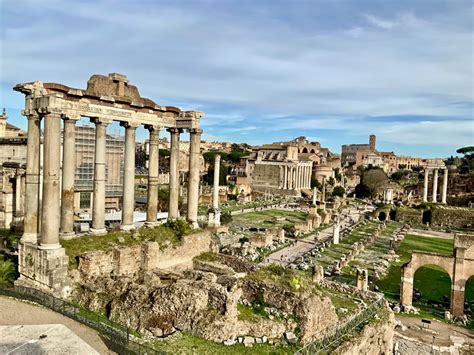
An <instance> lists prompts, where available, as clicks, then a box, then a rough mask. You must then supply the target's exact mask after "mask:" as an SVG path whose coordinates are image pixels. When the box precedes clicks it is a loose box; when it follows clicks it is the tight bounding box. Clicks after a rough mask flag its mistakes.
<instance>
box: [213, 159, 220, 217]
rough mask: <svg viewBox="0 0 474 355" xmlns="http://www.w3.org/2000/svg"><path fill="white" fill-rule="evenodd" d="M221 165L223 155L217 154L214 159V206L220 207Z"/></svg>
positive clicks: (215, 207)
mask: <svg viewBox="0 0 474 355" xmlns="http://www.w3.org/2000/svg"><path fill="white" fill-rule="evenodd" d="M220 166H221V156H220V155H219V154H216V157H215V160H214V186H213V188H212V207H213V208H214V209H217V208H219V174H220Z"/></svg>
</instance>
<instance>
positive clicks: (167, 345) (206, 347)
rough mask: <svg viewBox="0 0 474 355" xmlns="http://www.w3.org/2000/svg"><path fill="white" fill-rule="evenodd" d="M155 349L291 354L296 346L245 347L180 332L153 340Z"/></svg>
mask: <svg viewBox="0 0 474 355" xmlns="http://www.w3.org/2000/svg"><path fill="white" fill-rule="evenodd" d="M153 345H154V347H155V348H156V349H160V350H163V351H165V352H167V353H168V354H196V355H197V354H199V355H201V354H203V355H234V354H245V355H248V354H262V355H263V354H275V355H277V354H293V353H294V352H295V351H296V350H298V347H296V346H285V347H282V346H274V345H270V344H254V345H253V347H251V348H246V347H245V346H244V345H242V344H235V345H232V346H226V345H224V344H222V343H215V342H213V341H209V340H205V339H202V338H199V337H196V336H193V335H189V334H185V333H181V334H177V335H176V336H173V337H171V339H169V340H164V341H155V342H154V343H153Z"/></svg>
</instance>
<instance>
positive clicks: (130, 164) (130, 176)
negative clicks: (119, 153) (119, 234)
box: [120, 122, 138, 230]
mask: <svg viewBox="0 0 474 355" xmlns="http://www.w3.org/2000/svg"><path fill="white" fill-rule="evenodd" d="M120 125H121V126H123V127H125V156H124V164H123V191H122V224H121V225H120V229H122V230H132V229H135V224H134V223H133V211H134V210H135V133H136V129H137V127H138V124H130V123H129V122H120Z"/></svg>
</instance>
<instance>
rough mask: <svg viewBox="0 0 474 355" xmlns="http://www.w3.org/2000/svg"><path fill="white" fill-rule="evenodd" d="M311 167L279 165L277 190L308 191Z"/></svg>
mask: <svg viewBox="0 0 474 355" xmlns="http://www.w3.org/2000/svg"><path fill="white" fill-rule="evenodd" d="M311 174H312V167H311V166H310V165H297V166H291V165H280V183H279V188H280V189H284V190H294V189H310V188H311Z"/></svg>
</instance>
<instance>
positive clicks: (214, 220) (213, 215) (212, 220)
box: [207, 208, 221, 228]
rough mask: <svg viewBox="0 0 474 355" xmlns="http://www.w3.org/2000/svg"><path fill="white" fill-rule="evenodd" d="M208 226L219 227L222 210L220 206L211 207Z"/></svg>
mask: <svg viewBox="0 0 474 355" xmlns="http://www.w3.org/2000/svg"><path fill="white" fill-rule="evenodd" d="M207 225H208V227H209V228H217V227H220V225H221V211H220V210H219V209H218V208H210V209H209V220H208V224H207Z"/></svg>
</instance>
